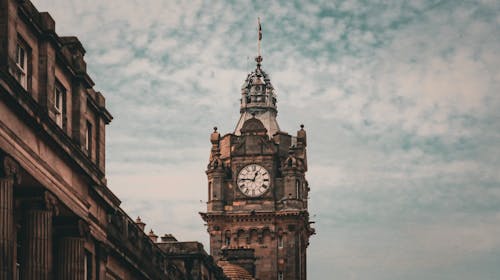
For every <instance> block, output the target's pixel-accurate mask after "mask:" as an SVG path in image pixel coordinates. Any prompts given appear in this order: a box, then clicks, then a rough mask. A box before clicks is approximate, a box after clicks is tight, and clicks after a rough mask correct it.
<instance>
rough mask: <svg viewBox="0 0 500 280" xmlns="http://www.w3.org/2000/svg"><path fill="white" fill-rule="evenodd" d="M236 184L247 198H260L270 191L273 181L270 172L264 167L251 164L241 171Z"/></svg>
mask: <svg viewBox="0 0 500 280" xmlns="http://www.w3.org/2000/svg"><path fill="white" fill-rule="evenodd" d="M236 183H237V184H238V188H239V189H240V191H241V192H242V193H244V194H245V195H246V196H249V197H258V196H261V195H262V194H264V193H265V192H266V191H267V190H268V189H269V186H270V185H271V180H270V176H269V172H267V170H266V169H265V168H264V167H262V166H260V165H258V164H249V165H247V166H245V167H243V169H241V170H240V173H239V174H238V179H237V181H236Z"/></svg>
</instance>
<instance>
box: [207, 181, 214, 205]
mask: <svg viewBox="0 0 500 280" xmlns="http://www.w3.org/2000/svg"><path fill="white" fill-rule="evenodd" d="M212 199H213V195H212V182H208V200H209V201H211V200H212Z"/></svg>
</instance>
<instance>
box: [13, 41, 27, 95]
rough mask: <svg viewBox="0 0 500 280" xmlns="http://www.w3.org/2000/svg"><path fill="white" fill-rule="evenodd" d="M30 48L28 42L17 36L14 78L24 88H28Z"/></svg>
mask: <svg viewBox="0 0 500 280" xmlns="http://www.w3.org/2000/svg"><path fill="white" fill-rule="evenodd" d="M30 53H31V51H30V49H29V47H28V44H26V42H24V40H22V38H20V36H18V40H17V43H16V60H15V61H16V70H15V72H16V73H15V78H16V80H17V81H18V82H19V84H20V85H21V86H22V87H23V88H24V89H25V90H28V76H29V69H28V67H29V58H30Z"/></svg>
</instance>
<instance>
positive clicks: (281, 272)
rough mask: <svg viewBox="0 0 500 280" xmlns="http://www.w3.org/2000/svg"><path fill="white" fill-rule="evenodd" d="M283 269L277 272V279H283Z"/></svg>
mask: <svg viewBox="0 0 500 280" xmlns="http://www.w3.org/2000/svg"><path fill="white" fill-rule="evenodd" d="M283 279H284V278H283V271H280V272H278V280H283Z"/></svg>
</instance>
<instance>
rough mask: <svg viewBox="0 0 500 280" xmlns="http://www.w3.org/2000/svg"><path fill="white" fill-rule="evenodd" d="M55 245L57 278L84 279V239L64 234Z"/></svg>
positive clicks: (62, 279) (63, 279) (64, 279)
mask: <svg viewBox="0 0 500 280" xmlns="http://www.w3.org/2000/svg"><path fill="white" fill-rule="evenodd" d="M57 245H58V246H57V261H56V263H57V268H56V271H57V279H60V280H84V279H83V276H84V273H85V268H84V245H85V239H84V238H82V237H71V236H65V237H61V238H60V239H59V241H58V244H57ZM89 273H90V272H89Z"/></svg>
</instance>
